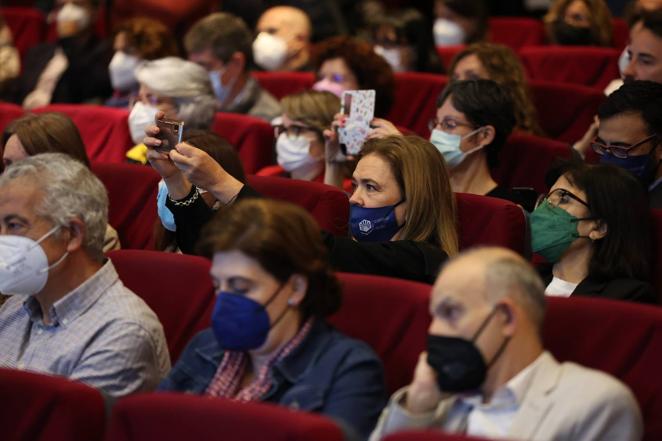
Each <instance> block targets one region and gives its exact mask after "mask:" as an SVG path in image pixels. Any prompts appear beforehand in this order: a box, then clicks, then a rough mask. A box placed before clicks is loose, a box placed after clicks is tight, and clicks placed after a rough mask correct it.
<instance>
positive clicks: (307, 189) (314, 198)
mask: <svg viewBox="0 0 662 441" xmlns="http://www.w3.org/2000/svg"><path fill="white" fill-rule="evenodd" d="M248 183H249V184H250V185H251V187H253V188H254V189H255V190H257V191H258V192H259V193H261V194H263V195H264V196H267V197H270V198H272V199H279V200H283V201H288V202H291V203H293V204H296V205H299V206H301V207H303V208H305V209H306V211H308V212H309V213H310V214H311V215H312V216H313V217H314V218H315V220H316V221H317V223H318V224H319V226H320V228H322V229H323V230H325V231H328V232H329V233H331V234H334V235H339V236H340V235H345V234H347V223H348V219H349V199H348V198H347V195H346V194H345V193H344V192H342V191H341V190H339V189H337V188H336V187H332V186H330V185H325V184H320V183H319V182H311V181H300V180H298V179H288V178H281V177H277V176H249V177H248Z"/></svg>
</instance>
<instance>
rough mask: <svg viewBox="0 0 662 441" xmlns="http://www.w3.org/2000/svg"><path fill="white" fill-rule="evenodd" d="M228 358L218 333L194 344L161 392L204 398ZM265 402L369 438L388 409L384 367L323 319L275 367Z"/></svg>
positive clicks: (208, 332)
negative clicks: (324, 419)
mask: <svg viewBox="0 0 662 441" xmlns="http://www.w3.org/2000/svg"><path fill="white" fill-rule="evenodd" d="M222 358H223V350H222V349H221V348H220V347H219V346H218V343H217V340H216V338H215V337H214V333H213V331H212V330H211V328H210V329H205V330H204V331H202V332H200V333H199V334H198V335H196V336H195V337H194V338H193V340H191V342H190V343H189V344H188V346H187V347H186V349H185V350H184V352H183V353H182V355H181V357H180V358H179V360H178V361H177V363H176V364H175V366H174V367H173V369H172V370H171V371H170V374H169V375H168V377H167V378H166V379H165V380H163V382H162V383H161V384H160V385H159V390H161V391H177V392H188V393H193V394H203V393H204V392H205V390H206V389H207V386H208V385H209V383H210V382H211V380H212V378H213V377H214V374H215V373H216V370H217V369H218V365H219V364H220V362H221V359H222ZM272 375H273V387H272V388H271V389H270V390H269V392H267V394H266V395H265V396H264V401H268V402H272V403H278V404H281V405H283V406H288V407H290V408H295V409H300V410H304V411H308V412H318V413H321V414H324V415H326V416H329V417H332V418H336V419H339V420H340V421H341V422H343V423H346V424H347V425H349V426H350V427H351V428H353V429H354V430H356V431H357V432H358V433H360V434H361V435H362V436H364V437H366V438H367V437H368V435H369V434H370V432H371V431H372V429H373V427H374V426H375V424H376V423H377V419H378V417H379V414H380V412H381V410H382V408H383V407H384V405H385V404H386V390H385V386H384V377H383V369H382V364H381V361H380V360H379V358H378V357H377V356H376V355H375V353H374V352H373V351H372V350H371V349H370V348H369V347H368V346H367V345H366V344H365V343H362V342H360V341H357V340H354V339H351V338H349V337H346V336H345V335H343V334H341V333H340V332H338V331H337V330H335V329H333V328H332V327H330V326H329V325H328V324H326V323H325V322H324V321H323V320H317V321H316V322H315V324H314V325H313V327H312V328H311V330H310V334H308V336H307V337H306V339H305V340H304V341H303V342H301V344H300V345H299V346H298V347H297V348H296V349H295V350H294V351H293V352H292V353H291V354H289V355H288V356H287V357H285V358H284V359H283V360H281V361H280V362H278V363H277V364H275V365H274V367H273V371H272Z"/></svg>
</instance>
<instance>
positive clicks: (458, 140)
mask: <svg viewBox="0 0 662 441" xmlns="http://www.w3.org/2000/svg"><path fill="white" fill-rule="evenodd" d="M480 130H482V127H479V128H477V129H476V130H474V131H472V132H470V133H467V134H466V135H464V136H460V135H454V134H451V133H447V132H444V131H443V130H437V129H434V130H433V131H432V134H431V135H430V142H431V143H432V144H433V145H434V146H435V147H436V148H437V150H439V152H440V153H441V154H442V155H443V157H444V160H445V161H446V164H448V166H449V167H450V168H455V167H457V166H458V165H460V164H461V163H462V161H464V160H465V159H466V157H467V156H469V155H470V154H472V153H474V152H477V151H478V150H480V149H482V148H483V146H482V145H481V146H478V147H476V148H474V149H471V150H469V151H467V152H463V151H462V150H460V144H462V140H463V139H467V138H468V137H470V136H472V135H474V134H476V133H478V132H479V131H480Z"/></svg>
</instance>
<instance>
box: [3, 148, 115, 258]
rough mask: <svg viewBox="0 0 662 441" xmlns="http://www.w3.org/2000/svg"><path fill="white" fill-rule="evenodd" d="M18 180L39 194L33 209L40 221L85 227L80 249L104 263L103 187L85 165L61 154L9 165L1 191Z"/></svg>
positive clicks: (105, 204) (105, 211)
mask: <svg viewBox="0 0 662 441" xmlns="http://www.w3.org/2000/svg"><path fill="white" fill-rule="evenodd" d="M17 179H28V180H29V181H30V182H32V183H34V184H35V185H36V186H37V187H38V188H39V189H40V190H41V191H42V192H43V198H42V199H41V201H40V202H39V203H38V204H37V206H36V207H35V212H36V213H37V215H38V216H40V217H41V218H44V219H47V220H49V221H51V222H52V223H53V224H54V226H61V227H67V226H69V225H70V223H71V221H72V220H74V219H80V220H81V221H82V222H83V223H84V224H85V237H84V238H83V248H84V249H85V251H86V252H87V253H88V255H89V256H90V257H92V258H93V259H96V260H98V261H102V260H103V244H104V237H105V234H106V227H107V225H108V194H107V192H106V187H104V185H103V183H102V182H101V181H100V180H99V178H97V177H96V176H95V175H94V174H93V173H92V172H91V171H90V170H89V169H88V168H87V167H86V166H85V165H83V164H82V163H81V162H79V161H77V160H75V159H73V158H72V157H71V156H69V155H66V154H64V153H42V154H39V155H34V156H31V157H28V158H26V159H23V160H20V161H16V162H14V163H12V164H11V165H10V166H9V167H7V169H6V170H5V172H4V173H3V174H2V175H0V191H2V188H3V187H5V186H7V185H9V184H10V183H11V182H12V181H15V180H17Z"/></svg>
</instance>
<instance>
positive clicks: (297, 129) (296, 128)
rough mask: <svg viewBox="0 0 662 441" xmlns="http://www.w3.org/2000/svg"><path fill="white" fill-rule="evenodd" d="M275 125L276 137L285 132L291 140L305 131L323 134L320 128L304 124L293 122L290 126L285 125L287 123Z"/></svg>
mask: <svg viewBox="0 0 662 441" xmlns="http://www.w3.org/2000/svg"><path fill="white" fill-rule="evenodd" d="M273 127H274V136H275V137H276V138H278V137H279V136H280V135H281V134H283V133H285V134H286V136H287V138H288V139H289V140H290V141H293V140H295V139H297V138H298V137H299V136H301V134H302V133H303V132H305V131H310V132H315V133H317V134H319V135H321V132H320V131H319V130H317V129H314V128H312V127H308V126H303V125H296V124H292V125H290V126H288V127H285V125H283V124H277V125H275V126H273Z"/></svg>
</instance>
